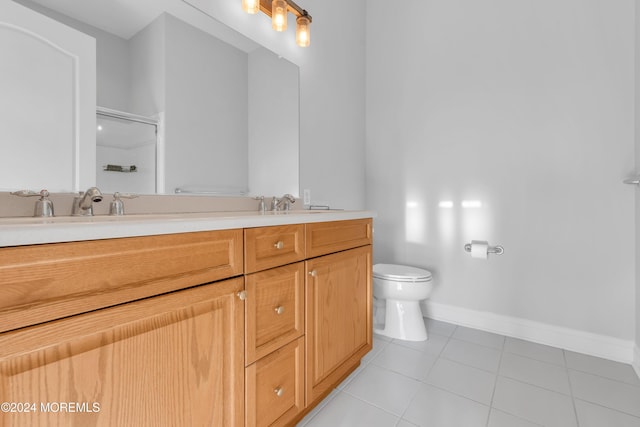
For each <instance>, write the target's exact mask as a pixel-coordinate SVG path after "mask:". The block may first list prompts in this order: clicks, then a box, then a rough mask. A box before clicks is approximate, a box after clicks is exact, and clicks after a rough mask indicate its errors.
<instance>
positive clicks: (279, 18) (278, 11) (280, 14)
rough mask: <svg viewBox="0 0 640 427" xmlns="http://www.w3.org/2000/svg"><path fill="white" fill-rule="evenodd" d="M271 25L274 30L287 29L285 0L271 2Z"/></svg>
mask: <svg viewBox="0 0 640 427" xmlns="http://www.w3.org/2000/svg"><path fill="white" fill-rule="evenodd" d="M271 27H272V28H273V29H274V30H276V31H285V30H286V29H287V2H286V1H285V0H273V1H272V2H271Z"/></svg>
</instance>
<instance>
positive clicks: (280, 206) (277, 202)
mask: <svg viewBox="0 0 640 427" xmlns="http://www.w3.org/2000/svg"><path fill="white" fill-rule="evenodd" d="M295 202H296V199H295V197H293V196H292V195H291V194H285V195H284V196H282V198H280V199H278V198H277V197H274V198H273V201H272V204H271V206H272V210H274V211H288V210H290V209H291V204H293V203H295Z"/></svg>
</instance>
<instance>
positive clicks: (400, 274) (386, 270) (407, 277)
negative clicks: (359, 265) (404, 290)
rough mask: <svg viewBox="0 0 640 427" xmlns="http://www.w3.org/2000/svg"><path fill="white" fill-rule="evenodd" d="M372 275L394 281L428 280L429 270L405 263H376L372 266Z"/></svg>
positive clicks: (429, 276)
mask: <svg viewBox="0 0 640 427" xmlns="http://www.w3.org/2000/svg"><path fill="white" fill-rule="evenodd" d="M373 277H375V278H378V279H386V280H393V281H395V282H413V283H415V282H428V281H430V280H431V272H430V271H428V270H423V269H421V268H417V267H409V266H407V265H397V264H376V265H374V266H373Z"/></svg>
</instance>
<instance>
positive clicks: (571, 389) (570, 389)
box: [562, 350, 580, 427]
mask: <svg viewBox="0 0 640 427" xmlns="http://www.w3.org/2000/svg"><path fill="white" fill-rule="evenodd" d="M562 357H563V358H564V365H565V367H564V370H565V373H566V374H567V379H568V381H569V393H571V405H573V416H574V417H576V425H577V426H578V427H580V419H579V418H578V408H577V407H576V398H575V396H574V395H573V383H572V382H571V375H569V366H568V364H567V353H566V352H565V350H562Z"/></svg>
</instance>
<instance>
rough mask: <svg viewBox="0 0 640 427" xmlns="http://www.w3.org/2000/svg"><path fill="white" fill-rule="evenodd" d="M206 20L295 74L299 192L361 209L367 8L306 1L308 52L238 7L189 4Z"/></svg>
mask: <svg viewBox="0 0 640 427" xmlns="http://www.w3.org/2000/svg"><path fill="white" fill-rule="evenodd" d="M188 2H189V3H192V4H194V5H195V6H197V7H199V8H200V9H202V10H204V11H206V12H207V13H208V14H210V15H211V16H213V17H214V18H217V19H219V20H221V21H223V22H224V23H226V24H227V25H229V26H230V27H231V28H233V29H235V30H237V31H239V32H240V33H242V34H244V35H246V36H247V37H249V38H251V39H253V40H256V41H258V42H259V43H261V44H262V45H264V46H265V47H267V48H268V49H270V50H272V51H274V52H276V53H277V54H280V55H282V56H283V57H285V58H287V59H289V60H290V61H292V62H294V63H295V64H297V65H299V66H300V188H301V189H305V188H307V189H310V190H311V197H312V200H313V201H314V202H315V203H322V202H326V203H329V204H330V205H331V206H332V207H338V208H346V209H362V208H364V195H365V174H364V167H365V166H364V149H365V147H364V140H365V129H364V116H365V102H364V99H365V90H364V88H365V81H364V75H365V69H364V65H365V60H364V55H365V50H364V28H365V15H364V10H365V4H367V3H368V2H367V1H365V0H350V1H346V2H345V1H339V0H304V1H300V2H299V4H300V5H301V7H303V8H304V9H307V10H308V11H309V13H310V14H311V15H312V17H313V23H312V24H311V46H309V47H308V48H304V49H303V48H300V47H298V46H296V45H295V37H294V31H295V25H293V18H292V15H289V19H291V25H289V29H288V30H287V33H285V34H282V33H276V32H275V31H273V30H272V29H271V25H270V21H269V19H268V18H267V16H266V15H264V14H262V13H260V14H258V15H248V14H246V13H244V12H243V11H242V8H241V7H240V6H239V5H238V4H237V3H236V2H210V1H208V0H188Z"/></svg>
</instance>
